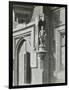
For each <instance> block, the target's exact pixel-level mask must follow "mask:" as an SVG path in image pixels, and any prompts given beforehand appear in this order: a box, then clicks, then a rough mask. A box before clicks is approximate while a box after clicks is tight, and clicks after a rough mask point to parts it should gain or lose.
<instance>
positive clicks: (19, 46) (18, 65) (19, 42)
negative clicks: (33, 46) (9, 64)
mask: <svg viewBox="0 0 69 90" xmlns="http://www.w3.org/2000/svg"><path fill="white" fill-rule="evenodd" d="M26 41H27V40H26V39H25V38H24V37H21V38H20V39H19V41H18V43H17V45H16V61H17V62H16V63H17V85H20V79H19V75H20V72H19V70H20V69H19V68H20V64H19V63H20V61H19V60H22V59H19V53H20V52H21V48H22V47H23V44H24V42H26ZM28 43H29V42H28ZM27 54H29V55H30V53H29V52H28V53H27ZM23 57H24V55H23ZM25 58H26V55H25ZM23 60H24V58H23ZM24 63H26V61H25V62H24ZM29 64H30V63H29ZM23 66H24V65H23ZM29 68H30V65H29ZM27 71H28V70H27ZM30 71H31V68H30ZM30 71H29V72H30ZM27 73H28V72H27ZM29 77H31V76H30V75H29ZM26 78H28V76H26V77H25V79H26ZM28 79H29V78H28ZM23 82H24V81H23ZM25 83H27V81H26V80H25ZM28 83H30V81H29V80H28Z"/></svg>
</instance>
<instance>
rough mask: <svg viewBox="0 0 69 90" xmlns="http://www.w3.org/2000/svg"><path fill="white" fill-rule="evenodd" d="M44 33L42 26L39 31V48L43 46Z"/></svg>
mask: <svg viewBox="0 0 69 90" xmlns="http://www.w3.org/2000/svg"><path fill="white" fill-rule="evenodd" d="M46 35H47V34H46V33H45V30H44V29H43V26H41V30H40V32H39V41H40V44H39V45H40V46H44V45H45V40H46Z"/></svg>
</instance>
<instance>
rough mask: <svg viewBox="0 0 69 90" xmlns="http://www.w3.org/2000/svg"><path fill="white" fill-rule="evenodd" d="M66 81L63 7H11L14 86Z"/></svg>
mask: <svg viewBox="0 0 69 90" xmlns="http://www.w3.org/2000/svg"><path fill="white" fill-rule="evenodd" d="M64 82H65V7H53V6H40V5H13V86H17V85H33V84H51V83H64Z"/></svg>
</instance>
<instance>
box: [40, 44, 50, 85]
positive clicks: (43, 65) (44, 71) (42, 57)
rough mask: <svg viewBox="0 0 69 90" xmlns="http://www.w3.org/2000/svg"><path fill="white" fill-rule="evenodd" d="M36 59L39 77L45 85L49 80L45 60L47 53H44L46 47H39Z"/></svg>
mask: <svg viewBox="0 0 69 90" xmlns="http://www.w3.org/2000/svg"><path fill="white" fill-rule="evenodd" d="M38 58H39V61H40V66H39V68H40V70H41V72H42V73H41V74H42V75H41V76H42V84H47V83H48V81H49V79H48V77H49V71H48V70H49V69H48V64H49V63H48V58H47V51H46V46H45V45H40V46H39V51H38Z"/></svg>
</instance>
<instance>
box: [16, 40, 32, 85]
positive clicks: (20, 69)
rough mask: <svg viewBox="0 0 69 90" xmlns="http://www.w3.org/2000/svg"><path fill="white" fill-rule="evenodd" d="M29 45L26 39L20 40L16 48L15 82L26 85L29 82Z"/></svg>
mask: <svg viewBox="0 0 69 90" xmlns="http://www.w3.org/2000/svg"><path fill="white" fill-rule="evenodd" d="M30 54H31V47H30V44H29V42H28V41H27V40H25V39H22V40H20V42H19V44H18V48H17V84H18V85H26V84H30V83H31V68H30Z"/></svg>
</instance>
